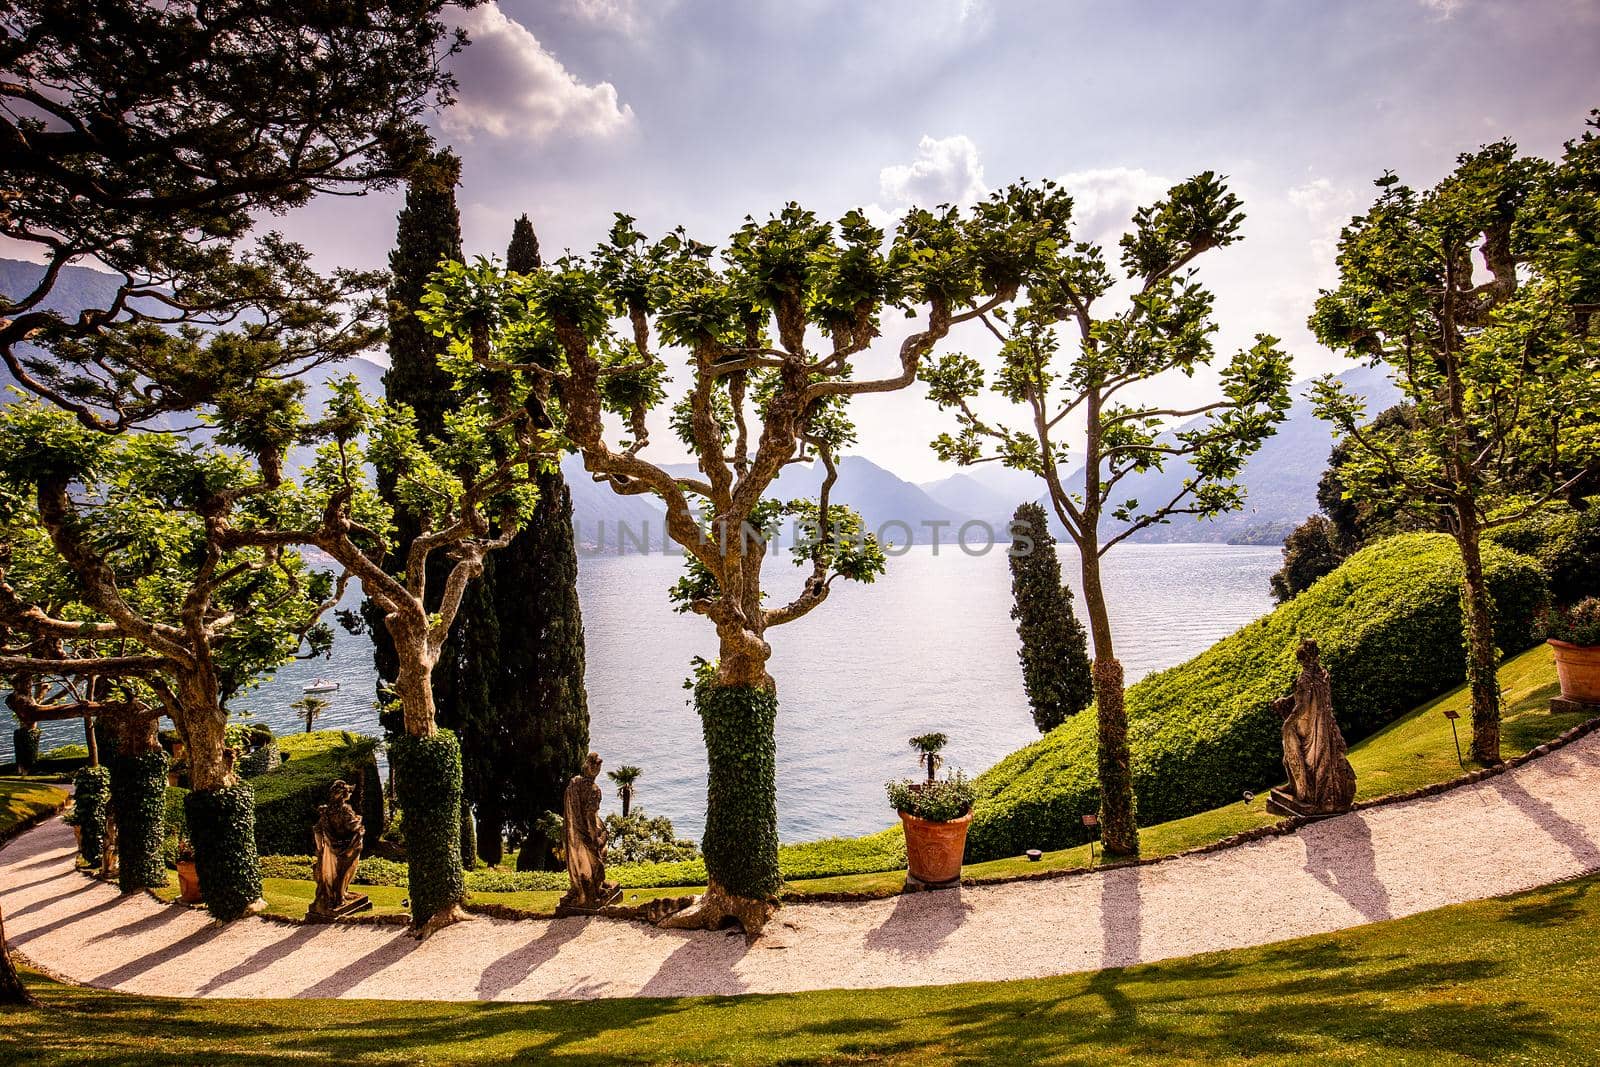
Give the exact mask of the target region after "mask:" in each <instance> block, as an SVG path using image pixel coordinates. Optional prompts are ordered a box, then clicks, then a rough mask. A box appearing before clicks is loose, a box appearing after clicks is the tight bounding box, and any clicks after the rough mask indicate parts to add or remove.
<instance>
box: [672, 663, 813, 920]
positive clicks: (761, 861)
mask: <svg viewBox="0 0 1600 1067" xmlns="http://www.w3.org/2000/svg"><path fill="white" fill-rule="evenodd" d="M723 651H724V659H723V661H722V664H721V666H722V671H721V674H720V676H719V677H718V679H717V680H716V681H714V682H713V681H709V680H708V681H704V682H702V683H701V684H700V685H699V686H697V687H696V690H695V709H696V710H697V711H698V712H699V713H700V726H701V730H702V733H703V734H704V736H705V743H706V766H707V771H708V774H707V778H706V830H705V837H704V839H703V841H702V851H703V852H704V854H705V860H706V874H707V876H708V878H707V880H708V883H709V884H708V887H707V890H706V893H705V895H704V896H702V897H701V898H700V899H699V900H698V901H697V902H696V903H695V905H694V906H693V907H691V908H688V909H687V910H685V911H682V912H679V913H678V914H677V915H673V916H670V917H668V918H667V919H666V920H664V921H663V922H662V924H661V925H662V926H667V927H673V928H677V929H709V930H715V929H718V928H719V927H721V926H723V925H724V924H726V923H727V922H729V921H730V920H731V921H734V922H737V923H739V925H741V926H742V927H744V930H745V932H746V933H748V934H758V933H760V932H761V929H762V927H764V926H765V925H766V923H767V921H768V920H769V919H771V918H772V914H773V912H774V911H776V910H777V906H778V890H779V888H780V887H781V886H782V884H783V875H782V874H781V873H779V870H778V785H777V741H776V734H775V727H776V723H777V713H778V697H777V692H776V690H775V687H774V686H773V684H772V680H771V678H770V677H767V676H766V672H765V670H764V668H763V667H762V664H761V662H754V663H752V662H748V661H746V660H745V659H743V658H741V657H740V656H739V655H738V654H737V653H734V654H733V655H731V656H730V655H729V652H730V650H729V648H728V645H727V643H726V642H724V645H723ZM763 659H764V657H763ZM730 675H731V676H732V677H734V678H738V679H742V680H743V679H750V678H752V677H756V676H758V675H759V677H760V678H763V679H765V684H761V685H748V684H727V682H726V681H725V679H727V678H728V677H729V676H730Z"/></svg>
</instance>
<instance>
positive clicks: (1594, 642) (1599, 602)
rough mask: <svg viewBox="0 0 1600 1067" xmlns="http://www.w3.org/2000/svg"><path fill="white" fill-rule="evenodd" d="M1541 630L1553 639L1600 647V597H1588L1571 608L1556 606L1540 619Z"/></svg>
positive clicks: (1545, 635) (1572, 643)
mask: <svg viewBox="0 0 1600 1067" xmlns="http://www.w3.org/2000/svg"><path fill="white" fill-rule="evenodd" d="M1539 632H1540V633H1541V634H1543V635H1544V637H1545V638H1547V639H1549V640H1552V641H1565V642H1566V643H1567V644H1569V645H1583V646H1584V647H1586V648H1595V647H1600V597H1586V598H1585V599H1583V600H1580V601H1578V602H1577V603H1576V604H1574V605H1572V606H1571V607H1569V608H1555V609H1553V610H1551V611H1550V612H1548V613H1547V614H1545V615H1544V616H1543V618H1541V619H1540V623H1539Z"/></svg>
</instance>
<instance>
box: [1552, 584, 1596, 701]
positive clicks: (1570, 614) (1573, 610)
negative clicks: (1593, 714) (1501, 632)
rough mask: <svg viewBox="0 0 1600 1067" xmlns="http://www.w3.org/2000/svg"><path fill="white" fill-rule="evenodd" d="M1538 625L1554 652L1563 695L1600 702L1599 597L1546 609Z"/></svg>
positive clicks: (1567, 697) (1573, 698)
mask: <svg viewBox="0 0 1600 1067" xmlns="http://www.w3.org/2000/svg"><path fill="white" fill-rule="evenodd" d="M1541 629H1542V631H1543V633H1544V637H1545V640H1546V641H1547V642H1549V645H1550V648H1551V650H1552V651H1553V652H1554V653H1555V657H1556V674H1557V676H1559V677H1560V679H1561V695H1562V697H1563V698H1565V699H1567V700H1574V701H1577V702H1578V703H1580V704H1600V597H1592V596H1591V597H1585V598H1584V599H1582V600H1580V601H1578V602H1577V603H1576V604H1574V605H1572V606H1571V607H1570V608H1555V609H1553V610H1551V611H1549V612H1546V613H1545V616H1544V619H1543V625H1542V627H1541Z"/></svg>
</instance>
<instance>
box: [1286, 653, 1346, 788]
mask: <svg viewBox="0 0 1600 1067" xmlns="http://www.w3.org/2000/svg"><path fill="white" fill-rule="evenodd" d="M1296 655H1297V657H1298V658H1299V660H1300V676H1299V677H1298V678H1296V679H1295V680H1294V694H1293V695H1292V696H1286V697H1280V698H1279V699H1277V700H1274V701H1273V702H1272V710H1273V711H1275V712H1277V714H1278V717H1279V718H1280V719H1282V720H1283V769H1284V770H1285V771H1286V772H1287V773H1288V775H1289V786H1288V789H1286V790H1284V789H1274V790H1273V791H1272V796H1271V798H1270V799H1269V800H1268V802H1267V807H1268V809H1269V810H1271V811H1274V812H1276V813H1278V814H1281V815H1336V814H1338V813H1339V812H1343V811H1349V810H1350V805H1351V804H1352V803H1353V802H1354V801H1355V798H1356V772H1355V769H1354V768H1353V767H1351V766H1350V760H1349V759H1348V758H1347V755H1348V750H1347V749H1346V748H1345V743H1344V734H1342V733H1340V732H1339V723H1338V722H1337V720H1335V719H1334V717H1333V689H1332V687H1331V686H1330V685H1329V683H1328V672H1327V671H1326V670H1325V669H1323V666H1322V661H1321V659H1320V657H1319V653H1318V651H1317V643H1316V642H1315V641H1312V640H1309V639H1308V640H1305V641H1301V642H1300V648H1299V651H1298V652H1297V653H1296Z"/></svg>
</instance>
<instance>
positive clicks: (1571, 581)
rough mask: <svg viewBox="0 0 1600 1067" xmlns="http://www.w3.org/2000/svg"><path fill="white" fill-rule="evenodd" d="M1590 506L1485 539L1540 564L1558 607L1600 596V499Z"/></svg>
mask: <svg viewBox="0 0 1600 1067" xmlns="http://www.w3.org/2000/svg"><path fill="white" fill-rule="evenodd" d="M1589 505H1590V506H1589V507H1588V508H1587V509H1585V510H1584V511H1577V510H1574V509H1572V508H1569V507H1561V508H1559V509H1557V510H1552V511H1548V512H1545V513H1543V514H1539V515H1535V516H1533V517H1532V518H1528V519H1523V520H1522V521H1521V522H1514V523H1511V524H1510V525H1508V526H1502V527H1499V528H1498V529H1494V530H1490V531H1489V533H1488V534H1487V537H1486V539H1487V540H1489V541H1493V542H1494V543H1495V544H1498V545H1501V546H1503V547H1505V548H1509V549H1511V550H1512V551H1513V552H1521V553H1524V554H1525V555H1529V556H1532V557H1533V558H1534V559H1536V560H1538V561H1539V566H1541V567H1543V568H1544V573H1545V577H1546V578H1547V579H1548V580H1549V582H1550V599H1551V600H1553V601H1555V602H1556V603H1557V604H1575V603H1577V602H1578V601H1580V600H1582V599H1583V598H1584V597H1589V596H1600V497H1597V498H1594V499H1592V500H1591V501H1590V502H1589Z"/></svg>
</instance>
